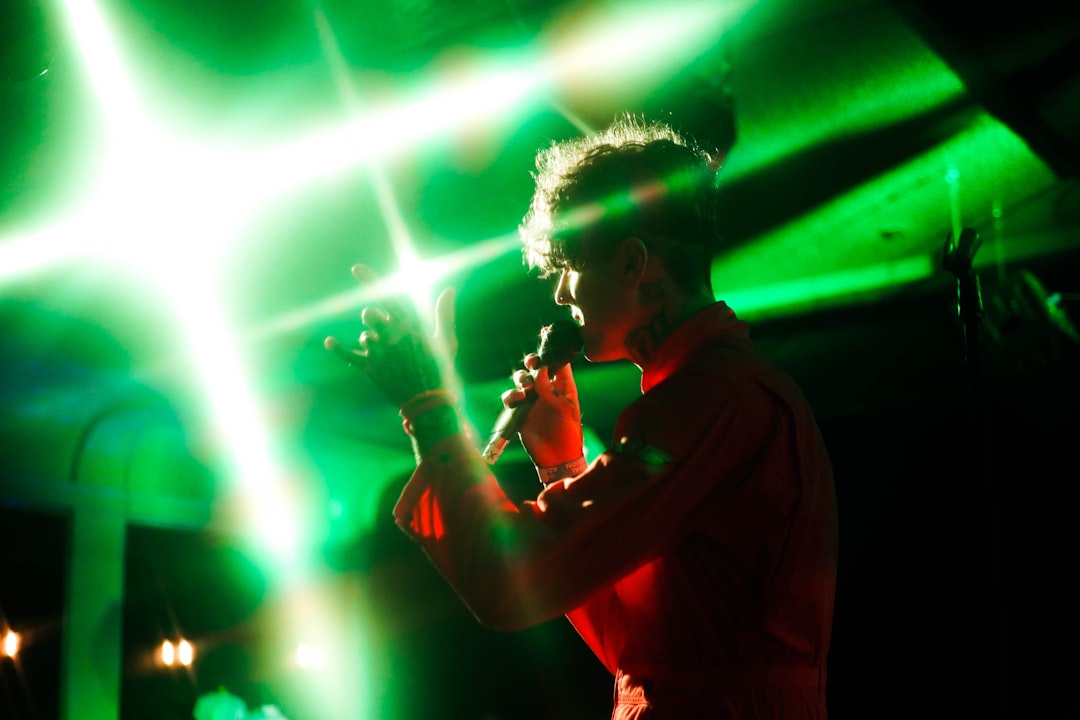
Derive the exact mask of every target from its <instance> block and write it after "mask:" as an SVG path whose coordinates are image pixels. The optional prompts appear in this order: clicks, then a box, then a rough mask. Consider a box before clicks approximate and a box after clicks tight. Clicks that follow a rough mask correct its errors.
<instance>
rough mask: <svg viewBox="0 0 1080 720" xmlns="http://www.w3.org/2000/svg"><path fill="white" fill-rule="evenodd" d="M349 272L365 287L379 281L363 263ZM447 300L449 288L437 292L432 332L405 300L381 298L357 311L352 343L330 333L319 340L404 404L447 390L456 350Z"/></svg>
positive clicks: (451, 297)
mask: <svg viewBox="0 0 1080 720" xmlns="http://www.w3.org/2000/svg"><path fill="white" fill-rule="evenodd" d="M352 274H353V277H355V278H356V279H357V280H358V281H360V282H361V283H364V284H365V285H367V286H375V285H376V284H377V283H378V282H379V281H380V279H379V277H378V275H376V274H375V272H374V271H372V270H371V269H370V268H368V267H366V266H364V265H354V266H353V267H352ZM453 301H454V291H453V289H450V288H448V289H446V290H444V291H443V292H442V293H441V294H440V295H439V298H438V300H437V301H436V304H435V318H436V319H435V331H434V333H433V334H431V335H429V334H428V332H427V331H426V329H425V328H424V327H423V324H422V323H421V322H420V318H419V317H418V316H417V314H416V312H415V310H414V309H413V308H412V306H411V304H410V302H409V301H408V300H407V299H405V298H400V297H398V298H395V297H386V298H383V299H381V300H380V301H379V303H378V304H377V305H376V304H372V305H369V306H367V307H365V308H364V309H363V310H362V311H361V313H360V320H361V322H362V323H363V324H364V325H365V326H366V329H365V330H364V331H363V332H361V333H360V335H359V337H358V338H357V342H356V344H355V346H346V345H344V344H343V343H341V342H340V341H339V340H338V339H337V338H334V337H328V338H326V339H325V340H324V341H323V345H324V346H325V347H326V349H327V350H330V351H331V352H334V353H335V354H337V355H338V356H339V357H341V358H342V359H343V360H344V361H345V362H347V363H348V364H349V365H352V366H354V367H357V368H360V369H361V370H363V371H364V372H365V374H367V376H368V377H369V378H370V379H371V381H372V383H373V384H374V385H375V386H376V387H377V388H378V389H379V390H380V391H381V392H382V393H383V395H385V396H386V398H387V399H388V400H390V402H392V403H394V404H395V405H397V406H398V407H400V408H403V409H404V408H405V407H406V406H407V405H409V404H410V403H413V402H416V401H417V399H418V398H422V397H425V396H430V395H431V394H433V393H445V392H448V391H449V384H448V381H447V375H448V374H449V372H448V371H449V370H450V368H451V366H452V362H453V356H454V353H456V351H457V335H456V332H455V328H454V303H453Z"/></svg>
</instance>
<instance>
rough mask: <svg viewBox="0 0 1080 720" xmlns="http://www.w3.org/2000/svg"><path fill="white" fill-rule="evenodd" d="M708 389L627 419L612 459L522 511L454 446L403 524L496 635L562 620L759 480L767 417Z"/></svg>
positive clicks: (449, 441)
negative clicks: (747, 481)
mask: <svg viewBox="0 0 1080 720" xmlns="http://www.w3.org/2000/svg"><path fill="white" fill-rule="evenodd" d="M707 383H708V384H710V386H709V387H705V388H702V386H701V385H702V384H701V382H700V381H697V380H695V379H693V378H687V379H685V380H681V381H680V382H677V383H676V382H671V383H665V385H666V386H667V387H665V388H664V389H663V391H662V392H660V388H657V389H656V391H654V392H650V393H649V394H648V395H646V396H643V397H642V398H640V399H639V401H638V402H637V403H635V404H634V405H633V406H631V408H629V409H628V410H627V411H626V412H624V414H623V415H622V416H621V417H620V421H619V424H618V429H617V439H618V441H617V442H616V443H615V444H614V446H613V448H612V449H611V450H609V451H607V452H605V453H603V454H602V455H600V456H599V457H598V458H596V459H595V460H594V461H593V462H592V463H591V464H590V465H589V466H588V468H587V469H586V470H585V471H584V472H583V473H581V474H580V475H578V476H576V477H573V478H568V479H564V480H560V481H557V482H554V483H552V484H550V485H548V486H547V487H545V488H544V489H543V491H542V492H541V493H540V494H539V495H538V496H537V498H536V499H535V500H531V501H527V502H524V503H520V504H515V503H513V502H511V501H510V500H509V498H508V497H507V495H506V494H505V493H504V492H503V490H502V489H501V488H500V487H499V485H498V482H497V481H496V479H495V477H494V476H493V475H492V473H491V468H490V467H489V466H488V465H487V464H486V463H485V462H484V461H483V459H482V458H481V457H480V454H479V452H478V451H477V449H476V448H475V447H473V446H472V445H471V443H470V442H469V441H468V439H467V438H465V437H464V436H453V437H450V438H446V439H444V440H442V441H440V442H439V443H438V444H436V445H435V446H433V447H432V448H431V450H430V451H429V452H428V453H426V454H425V457H424V458H423V459H422V460H421V462H420V463H419V465H418V467H417V469H416V471H415V472H414V473H413V475H412V477H411V478H410V480H409V482H408V483H407V484H406V486H405V489H404V490H403V492H402V495H401V498H400V499H399V501H398V503H397V505H396V507H395V509H394V513H395V517H396V521H397V523H398V525H399V527H401V529H402V530H403V531H405V533H406V534H408V535H409V536H410V537H412V538H413V540H415V541H416V542H417V543H419V544H420V545H421V546H422V548H423V549H424V552H425V553H426V554H427V556H428V557H429V558H430V559H431V561H432V562H433V563H434V564H435V566H436V567H437V568H438V569H439V570H440V571H441V572H442V574H443V575H444V576H445V577H446V579H447V580H448V581H449V582H450V584H451V585H452V586H453V587H454V589H455V591H456V592H457V593H458V595H460V596H461V598H462V600H463V601H464V602H465V604H466V605H467V606H468V607H469V609H470V610H471V611H472V613H473V614H474V615H475V616H476V617H477V619H478V620H479V621H480V622H482V623H484V624H485V625H488V626H491V627H495V628H500V629H520V628H524V627H528V626H531V625H535V624H537V623H539V622H543V621H545V620H548V619H551V618H553V617H556V616H559V615H564V614H566V613H567V612H569V611H570V610H573V609H574V608H576V607H578V606H580V605H581V604H583V603H584V602H585V601H586V600H587V599H588V598H589V597H590V596H591V595H592V594H593V593H595V592H596V591H598V590H599V589H601V588H604V587H607V586H609V585H611V584H612V583H613V582H615V581H616V580H618V579H619V578H621V577H623V576H625V575H627V574H629V573H630V572H632V571H633V570H634V569H635V568H637V567H638V566H640V565H642V564H644V563H646V562H648V561H649V560H651V559H653V558H654V557H656V556H657V555H659V554H660V553H662V552H663V551H664V550H666V549H667V548H669V547H670V546H671V545H673V544H674V543H675V542H677V541H678V540H679V539H681V538H682V537H684V536H685V534H686V533H688V532H689V531H690V529H691V528H692V527H693V526H694V524H695V523H697V522H700V521H701V520H702V518H703V517H704V516H705V515H708V514H711V510H710V508H715V507H716V505H717V503H718V502H722V501H723V496H724V494H725V493H726V492H730V491H732V490H733V489H734V487H735V486H737V485H738V483H739V481H740V478H741V477H742V476H743V475H744V474H745V473H746V472H748V467H749V465H748V464H747V463H748V458H750V457H752V456H753V455H754V454H755V452H756V448H758V447H759V446H760V444H761V439H762V438H763V437H764V433H765V431H766V429H767V427H768V416H769V413H768V411H767V408H764V407H763V406H762V404H761V402H758V401H756V400H754V399H753V398H748V397H746V394H747V393H746V392H744V391H742V390H736V389H735V388H733V387H732V386H731V385H730V384H728V383H724V382H719V383H718V382H716V381H711V382H708V381H707ZM703 392H704V395H703ZM702 397H705V398H707V399H708V402H701V399H702ZM691 399H695V400H696V401H695V402H691Z"/></svg>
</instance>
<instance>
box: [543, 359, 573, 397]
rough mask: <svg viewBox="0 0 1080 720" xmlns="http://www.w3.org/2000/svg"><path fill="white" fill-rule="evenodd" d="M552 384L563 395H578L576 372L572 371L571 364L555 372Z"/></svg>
mask: <svg viewBox="0 0 1080 720" xmlns="http://www.w3.org/2000/svg"><path fill="white" fill-rule="evenodd" d="M545 374H546V373H545ZM552 384H553V385H554V386H555V389H556V390H558V391H559V392H561V393H562V394H563V395H571V394H573V395H575V396H576V395H577V384H575V383H574V371H573V370H571V369H570V363H566V364H565V365H563V366H562V367H561V368H559V369H557V370H556V371H555V373H554V374H553V376H552Z"/></svg>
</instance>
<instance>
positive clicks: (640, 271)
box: [619, 237, 649, 285]
mask: <svg viewBox="0 0 1080 720" xmlns="http://www.w3.org/2000/svg"><path fill="white" fill-rule="evenodd" d="M619 262H620V263H621V264H622V267H621V269H620V270H621V273H622V278H623V281H624V282H625V283H626V284H628V285H636V284H638V283H639V282H641V280H642V278H644V277H645V270H646V268H647V267H648V266H649V248H647V247H646V246H645V243H644V241H642V239H641V238H639V237H628V238H625V239H623V241H622V243H620V244H619Z"/></svg>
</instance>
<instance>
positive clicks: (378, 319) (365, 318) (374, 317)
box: [360, 305, 390, 328]
mask: <svg viewBox="0 0 1080 720" xmlns="http://www.w3.org/2000/svg"><path fill="white" fill-rule="evenodd" d="M389 321H390V318H389V316H387V314H386V313H385V312H384V311H383V310H381V309H379V308H377V307H375V306H373V305H368V306H367V307H366V308H364V309H363V310H361V311H360V322H362V323H364V324H365V325H367V326H368V327H370V328H381V327H384V326H385V325H386V323H388V322H389Z"/></svg>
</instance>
